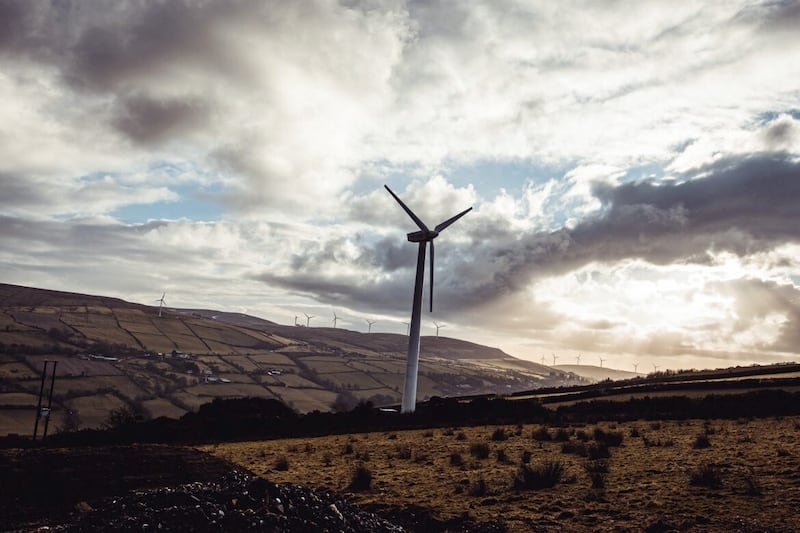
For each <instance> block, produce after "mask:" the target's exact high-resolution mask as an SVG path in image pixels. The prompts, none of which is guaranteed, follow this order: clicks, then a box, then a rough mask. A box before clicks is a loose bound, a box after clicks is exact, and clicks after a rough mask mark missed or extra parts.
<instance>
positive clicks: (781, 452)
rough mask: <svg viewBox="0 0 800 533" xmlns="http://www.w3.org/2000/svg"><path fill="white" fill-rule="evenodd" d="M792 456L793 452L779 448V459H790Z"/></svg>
mask: <svg viewBox="0 0 800 533" xmlns="http://www.w3.org/2000/svg"><path fill="white" fill-rule="evenodd" d="M790 455H792V452H790V451H789V450H787V449H786V448H778V457H789V456H790Z"/></svg>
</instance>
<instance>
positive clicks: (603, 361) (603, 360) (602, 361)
mask: <svg viewBox="0 0 800 533" xmlns="http://www.w3.org/2000/svg"><path fill="white" fill-rule="evenodd" d="M598 359H600V368H603V363H605V362H606V360H605V359H603V358H602V357H599V356H598Z"/></svg>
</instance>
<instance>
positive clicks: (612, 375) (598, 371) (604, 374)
mask: <svg viewBox="0 0 800 533" xmlns="http://www.w3.org/2000/svg"><path fill="white" fill-rule="evenodd" d="M553 368H555V369H556V370H560V371H562V372H570V373H572V374H575V375H576V376H580V377H582V378H585V379H586V380H588V381H590V382H592V383H596V382H598V381H603V380H605V379H610V380H612V381H617V380H620V379H631V378H636V377H642V376H644V374H638V373H636V372H628V371H627V370H617V369H614V368H603V367H599V366H594V365H556V366H554V367H553Z"/></svg>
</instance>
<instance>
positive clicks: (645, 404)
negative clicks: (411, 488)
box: [0, 389, 800, 447]
mask: <svg viewBox="0 0 800 533" xmlns="http://www.w3.org/2000/svg"><path fill="white" fill-rule="evenodd" d="M117 415H118V416H117ZM117 415H115V418H114V419H113V420H109V423H108V424H107V426H109V427H108V429H106V430H90V429H84V430H81V431H77V432H67V433H59V434H56V435H53V436H52V437H48V442H47V445H50V446H76V445H107V444H118V443H133V442H142V443H153V442H159V443H192V444H196V443H203V442H221V441H236V440H258V439H269V438H284V437H302V436H320V435H330V434H343V433H359V432H368V431H390V430H401V429H420V428H434V427H453V426H478V425H499V424H530V423H539V424H544V423H547V424H551V425H562V424H572V423H595V422H597V421H599V420H616V421H625V420H638V419H650V420H664V419H688V418H727V419H735V418H747V417H766V416H790V415H800V392H788V391H785V390H779V389H767V390H761V391H754V392H747V393H742V394H734V395H709V396H706V397H703V398H700V397H698V398H690V397H686V396H672V397H655V398H648V397H645V398H637V399H632V400H628V401H625V402H613V401H606V400H592V401H586V402H579V403H577V404H575V405H570V406H562V407H560V408H558V409H557V410H555V411H553V410H549V409H547V408H545V407H544V406H542V405H541V404H540V403H539V402H538V401H536V400H528V399H526V400H509V399H504V398H496V399H491V398H476V399H473V400H471V401H461V400H457V399H451V398H438V397H435V398H432V399H431V400H430V401H428V402H425V403H421V404H419V405H418V407H417V410H416V412H415V413H413V414H400V413H393V412H385V411H382V410H379V409H377V408H375V407H374V406H373V405H372V404H371V403H369V402H360V403H358V404H357V405H356V406H355V407H353V408H352V409H351V410H349V411H346V412H339V413H332V412H319V411H314V412H311V413H307V414H304V415H300V414H298V413H297V412H295V411H294V410H292V409H291V408H290V407H288V406H286V405H284V404H282V403H281V402H279V401H277V400H273V399H264V398H241V399H229V400H222V399H216V400H214V401H212V402H211V403H208V404H205V405H203V406H201V407H200V409H199V410H198V412H197V413H192V412H190V413H187V414H185V415H184V416H182V417H181V418H180V419H177V420H175V419H168V418H164V417H161V418H157V419H154V420H147V421H144V420H143V419H144V413H141V412H138V413H137V412H136V410H135V409H133V410H127V411H125V412H120V413H117ZM31 445H33V443H31V442H30V441H29V440H28V439H23V438H20V437H16V438H14V437H5V438H0V447H17V446H31Z"/></svg>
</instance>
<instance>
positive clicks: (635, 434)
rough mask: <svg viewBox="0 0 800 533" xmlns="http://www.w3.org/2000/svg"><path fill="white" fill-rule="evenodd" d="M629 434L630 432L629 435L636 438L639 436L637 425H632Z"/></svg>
mask: <svg viewBox="0 0 800 533" xmlns="http://www.w3.org/2000/svg"><path fill="white" fill-rule="evenodd" d="M629 434H630V436H631V437H633V438H636V437H638V436H640V433H639V428H638V427H637V426H633V427H632V428H631V430H630V433H629Z"/></svg>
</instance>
